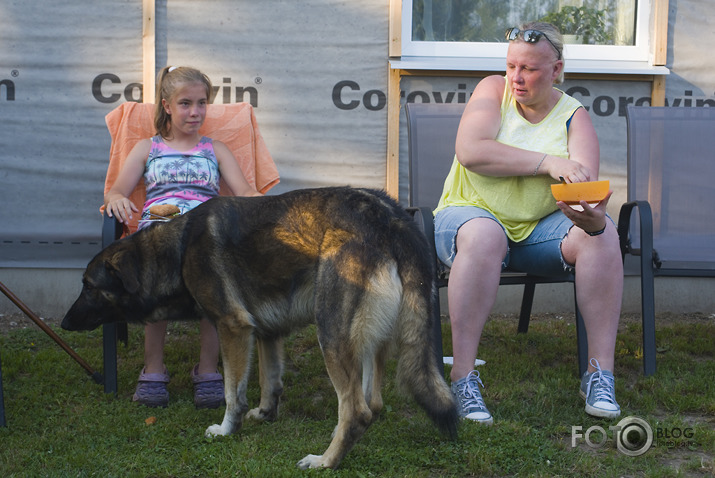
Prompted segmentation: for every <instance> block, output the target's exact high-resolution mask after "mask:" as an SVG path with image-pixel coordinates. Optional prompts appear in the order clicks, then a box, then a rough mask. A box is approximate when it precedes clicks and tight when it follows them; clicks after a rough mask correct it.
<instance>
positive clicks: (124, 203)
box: [104, 139, 151, 223]
mask: <svg viewBox="0 0 715 478" xmlns="http://www.w3.org/2000/svg"><path fill="white" fill-rule="evenodd" d="M150 151H151V140H150V139H143V140H141V141H139V142H138V143H137V144H136V145H135V146H134V148H132V150H131V152H130V153H129V154H128V155H127V159H126V160H125V161H124V164H123V165H122V169H121V170H120V171H119V175H118V176H117V179H116V180H115V181H114V184H113V185H112V187H111V188H110V189H109V191H107V193H106V194H105V195H104V208H105V211H106V213H107V215H108V216H109V217H115V216H116V218H117V220H119V222H121V223H126V222H128V221H129V219H131V218H132V213H134V212H139V211H140V209H139V208H137V206H136V205H135V204H134V203H132V202H131V201H130V200H129V195H130V194H131V193H132V191H134V188H135V187H136V185H137V183H138V182H139V181H140V180H141V178H142V176H143V175H144V168H145V167H146V160H147V158H148V157H149V152H150Z"/></svg>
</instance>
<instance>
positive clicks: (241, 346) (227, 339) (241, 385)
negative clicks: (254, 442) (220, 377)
mask: <svg viewBox="0 0 715 478" xmlns="http://www.w3.org/2000/svg"><path fill="white" fill-rule="evenodd" d="M216 328H217V330H218V336H219V342H220V344H221V358H222V360H223V370H224V382H225V386H224V390H225V395H226V412H225V414H224V416H223V422H222V423H221V424H220V425H211V426H210V427H208V428H207V429H206V436H216V435H230V434H232V433H235V432H237V431H239V430H240V429H241V426H242V425H243V414H244V413H246V411H247V410H248V401H247V399H246V388H247V384H248V374H249V369H250V367H249V364H250V357H251V350H252V347H253V342H254V338H253V328H252V327H251V326H250V325H248V324H247V322H245V321H240V320H236V319H235V318H233V317H231V318H224V320H219V321H217V324H216Z"/></svg>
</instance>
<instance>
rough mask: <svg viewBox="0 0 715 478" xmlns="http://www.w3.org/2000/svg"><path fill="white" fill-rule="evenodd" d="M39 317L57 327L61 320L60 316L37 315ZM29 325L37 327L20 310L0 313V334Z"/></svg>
mask: <svg viewBox="0 0 715 478" xmlns="http://www.w3.org/2000/svg"><path fill="white" fill-rule="evenodd" d="M39 319H40V320H42V321H43V322H44V323H45V324H47V325H49V326H50V327H59V326H60V322H62V319H61V318H45V317H39ZM31 327H38V325H37V324H35V322H34V321H33V320H32V319H30V318H29V317H28V316H27V315H25V314H23V313H22V312H17V313H12V314H0V334H3V335H6V334H7V333H8V332H10V331H13V330H22V329H27V328H31Z"/></svg>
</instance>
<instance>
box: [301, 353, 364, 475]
mask: <svg viewBox="0 0 715 478" xmlns="http://www.w3.org/2000/svg"><path fill="white" fill-rule="evenodd" d="M323 355H324V357H325V364H326V367H327V369H328V375H329V376H330V380H331V381H332V382H333V386H334V387H335V391H336V392H337V395H338V426H337V427H336V428H335V431H334V432H333V439H332V441H331V442H330V446H329V447H328V449H327V450H325V452H324V453H323V454H322V455H308V456H306V457H305V458H303V459H302V460H300V461H299V462H298V467H299V468H301V469H307V468H321V467H325V468H336V467H337V466H338V465H339V464H340V462H341V461H342V459H343V457H345V455H346V454H347V453H348V451H350V449H351V448H352V447H353V445H355V443H356V442H357V441H358V440H359V439H360V437H362V436H363V434H364V433H365V430H367V428H368V427H369V426H370V423H371V422H372V412H371V411H370V408H369V407H368V405H367V403H366V402H365V396H364V395H363V390H362V387H361V380H360V376H361V371H360V368H361V367H360V365H359V364H360V361H359V360H357V359H355V357H354V355H353V352H352V351H346V350H340V348H339V347H332V346H327V347H324V351H323Z"/></svg>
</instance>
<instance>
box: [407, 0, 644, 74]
mask: <svg viewBox="0 0 715 478" xmlns="http://www.w3.org/2000/svg"><path fill="white" fill-rule="evenodd" d="M636 1H637V4H636V34H635V45H632V46H621V45H618V46H616V45H572V44H567V45H565V46H564V58H565V59H566V63H567V65H568V62H569V60H576V61H579V60H607V61H630V62H633V61H636V62H650V61H651V58H650V56H651V49H650V42H651V11H652V6H653V0H636ZM514 26H515V25H514ZM506 28H507V27H506V26H505V27H504V29H505V30H506ZM401 41H402V52H401V53H402V57H403V59H404V58H405V57H422V58H430V57H432V58H452V57H461V58H502V59H503V58H504V57H505V56H506V50H507V43H506V42H504V43H496V42H436V41H412V0H402V40H401Z"/></svg>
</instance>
